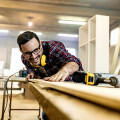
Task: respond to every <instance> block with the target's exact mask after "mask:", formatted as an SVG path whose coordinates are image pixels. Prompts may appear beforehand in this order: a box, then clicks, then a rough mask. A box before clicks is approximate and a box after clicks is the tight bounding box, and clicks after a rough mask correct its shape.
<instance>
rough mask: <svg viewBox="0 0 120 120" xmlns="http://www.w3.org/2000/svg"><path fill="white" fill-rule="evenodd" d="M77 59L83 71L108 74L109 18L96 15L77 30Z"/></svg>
mask: <svg viewBox="0 0 120 120" xmlns="http://www.w3.org/2000/svg"><path fill="white" fill-rule="evenodd" d="M79 58H80V60H81V62H82V64H83V68H84V70H85V71H88V72H98V73H109V16H103V15H96V16H94V17H92V18H91V19H89V21H88V23H87V24H85V25H84V26H81V27H80V28H79Z"/></svg>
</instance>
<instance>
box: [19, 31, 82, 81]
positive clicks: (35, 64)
mask: <svg viewBox="0 0 120 120" xmlns="http://www.w3.org/2000/svg"><path fill="white" fill-rule="evenodd" d="M17 43H18V45H19V48H20V51H21V52H22V62H23V64H24V65H25V66H26V68H27V71H28V75H27V77H26V80H29V79H30V78H42V79H44V80H47V81H56V82H57V81H72V74H73V73H74V72H75V71H78V70H83V68H82V64H81V62H80V60H79V59H78V58H76V57H75V56H73V55H71V54H70V53H69V52H68V51H67V50H66V49H65V47H64V45H63V43H62V42H59V41H52V40H51V41H46V42H45V41H42V42H41V41H40V40H39V38H38V36H37V35H36V34H35V33H33V32H31V31H26V32H24V33H22V34H20V35H19V36H18V38H17ZM42 61H43V62H44V63H41V62H42ZM43 64H44V65H43Z"/></svg>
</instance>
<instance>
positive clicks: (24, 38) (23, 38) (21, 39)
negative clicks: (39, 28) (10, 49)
mask: <svg viewBox="0 0 120 120" xmlns="http://www.w3.org/2000/svg"><path fill="white" fill-rule="evenodd" d="M32 38H36V40H37V41H38V43H40V40H39V38H38V36H37V35H36V34H35V33H34V32H31V31H26V32H24V33H22V34H20V35H19V36H18V38H17V43H18V45H19V47H20V49H21V45H23V44H25V43H27V42H28V41H30V40H31V39H32Z"/></svg>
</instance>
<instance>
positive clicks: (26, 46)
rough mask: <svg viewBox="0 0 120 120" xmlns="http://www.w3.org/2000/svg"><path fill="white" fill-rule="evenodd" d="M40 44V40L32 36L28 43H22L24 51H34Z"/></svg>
mask: <svg viewBox="0 0 120 120" xmlns="http://www.w3.org/2000/svg"><path fill="white" fill-rule="evenodd" d="M38 46H39V43H38V41H37V40H36V39H35V38H32V39H31V40H30V41H28V42H27V43H25V44H23V45H21V48H22V51H23V52H28V51H33V50H34V49H36V48H37V47H38Z"/></svg>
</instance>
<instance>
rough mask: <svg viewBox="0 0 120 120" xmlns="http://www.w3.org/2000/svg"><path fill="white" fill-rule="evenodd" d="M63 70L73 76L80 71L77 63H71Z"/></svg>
mask: <svg viewBox="0 0 120 120" xmlns="http://www.w3.org/2000/svg"><path fill="white" fill-rule="evenodd" d="M61 70H64V71H67V72H68V74H69V75H72V74H73V73H74V72H75V71H78V70H79V65H78V64H77V63H76V62H69V63H67V64H66V65H64V66H63V67H62V69H61Z"/></svg>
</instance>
